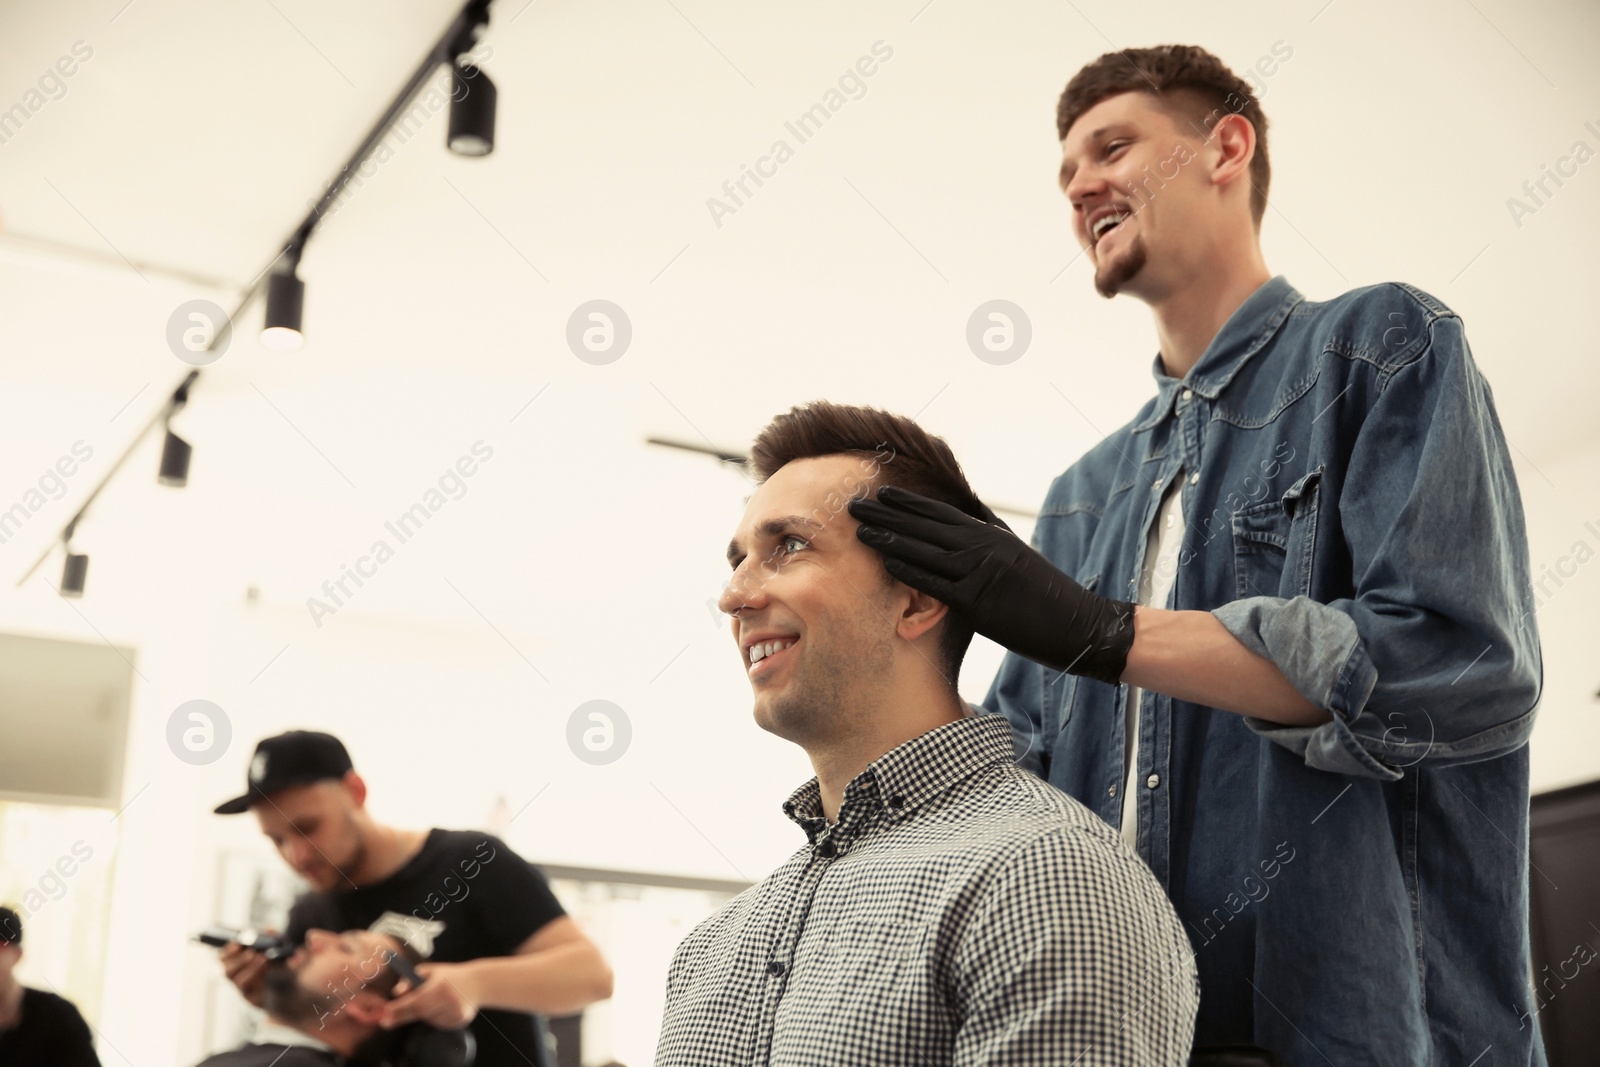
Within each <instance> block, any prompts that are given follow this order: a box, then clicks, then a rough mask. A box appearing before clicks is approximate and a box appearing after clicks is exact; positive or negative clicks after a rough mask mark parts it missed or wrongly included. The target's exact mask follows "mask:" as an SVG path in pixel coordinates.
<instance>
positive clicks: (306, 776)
mask: <svg viewBox="0 0 1600 1067" xmlns="http://www.w3.org/2000/svg"><path fill="white" fill-rule="evenodd" d="M352 769H354V764H352V763H351V762H350V753H348V752H346V751H345V748H344V743H343V742H341V741H340V740H339V739H338V738H337V737H334V736H333V735H332V734H321V733H317V732H315V731H313V730H290V731H289V732H288V733H286V734H279V735H278V736H276V737H269V738H267V739H265V740H264V741H261V742H260V743H258V744H257V745H256V754H255V755H254V756H252V757H251V758H250V782H249V789H248V790H247V791H246V792H245V794H244V796H240V797H234V798H233V799H232V800H230V801H228V802H227V803H226V804H218V805H217V806H216V808H215V809H213V810H215V811H216V813H217V814H218V815H238V814H240V813H241V812H246V811H249V810H250V805H251V804H254V803H255V802H256V801H258V800H261V799H262V798H263V797H266V796H268V795H269V794H272V793H276V792H278V791H279V790H280V789H288V788H289V787H290V786H295V785H306V784H308V783H310V782H321V781H325V780H327V779H329V778H343V777H344V776H345V773H346V772H347V771H350V770H352Z"/></svg>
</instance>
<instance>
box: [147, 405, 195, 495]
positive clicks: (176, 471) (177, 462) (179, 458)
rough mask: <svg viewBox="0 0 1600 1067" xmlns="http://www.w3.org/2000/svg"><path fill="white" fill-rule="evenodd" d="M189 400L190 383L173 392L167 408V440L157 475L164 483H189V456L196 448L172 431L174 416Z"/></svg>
mask: <svg viewBox="0 0 1600 1067" xmlns="http://www.w3.org/2000/svg"><path fill="white" fill-rule="evenodd" d="M188 402H189V383H188V382H185V383H184V384H182V385H180V386H179V387H178V391H177V392H175V393H173V394H172V402H171V403H170V405H169V406H168V408H167V417H166V420H165V422H164V423H163V425H164V426H165V428H166V431H167V435H166V440H164V441H163V442H162V443H161V471H160V473H159V474H157V475H156V480H157V481H159V482H160V483H161V484H162V485H170V486H173V487H175V488H179V489H181V488H183V487H184V486H185V485H188V484H189V457H190V456H191V455H193V454H194V448H193V447H191V446H190V444H189V442H188V441H185V440H184V439H183V438H181V437H179V436H178V435H177V434H175V433H173V432H172V416H174V415H176V414H177V413H178V412H179V411H181V410H183V405H185V404H187V403H188Z"/></svg>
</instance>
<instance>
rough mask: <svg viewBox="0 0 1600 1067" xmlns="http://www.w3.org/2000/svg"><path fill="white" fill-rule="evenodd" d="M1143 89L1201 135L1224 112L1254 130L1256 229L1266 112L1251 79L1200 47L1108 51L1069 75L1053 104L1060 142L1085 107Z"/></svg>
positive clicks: (1263, 206) (1268, 178)
mask: <svg viewBox="0 0 1600 1067" xmlns="http://www.w3.org/2000/svg"><path fill="white" fill-rule="evenodd" d="M1128 92H1143V93H1149V94H1150V95H1151V96H1154V97H1155V98H1156V100H1157V102H1158V103H1159V104H1160V105H1161V107H1162V108H1163V109H1164V110H1165V111H1166V112H1167V114H1169V115H1171V116H1172V117H1173V118H1174V119H1176V120H1177V121H1178V122H1180V123H1188V124H1189V126H1190V127H1192V128H1193V129H1194V130H1195V132H1196V133H1199V134H1201V135H1202V136H1203V137H1210V136H1211V127H1212V125H1213V124H1215V123H1216V121H1217V120H1218V119H1219V118H1221V117H1222V114H1223V113H1226V114H1232V115H1243V116H1244V117H1245V118H1247V119H1249V120H1250V125H1252V126H1254V127H1255V130H1256V153H1255V155H1254V156H1253V157H1252V158H1251V160H1250V184H1251V186H1252V188H1251V192H1250V214H1251V217H1252V218H1254V220H1255V225H1256V229H1258V230H1259V229H1260V228H1261V218H1262V216H1263V215H1265V214H1266V211H1267V187H1268V186H1269V185H1270V184H1271V182H1272V164H1271V163H1270V162H1269V161H1268V159H1267V116H1266V115H1265V114H1264V113H1263V112H1262V110H1261V102H1260V101H1259V100H1257V99H1256V95H1255V93H1254V92H1253V91H1252V90H1251V88H1250V83H1249V82H1247V81H1245V80H1244V79H1243V78H1241V77H1239V76H1238V75H1237V74H1235V73H1234V72H1233V71H1231V70H1229V69H1228V67H1227V66H1226V65H1225V64H1224V63H1223V62H1222V60H1220V59H1218V58H1217V57H1216V56H1214V55H1212V54H1211V53H1210V52H1207V51H1206V50H1205V49H1204V48H1198V47H1196V46H1194V45H1188V44H1164V45H1157V46H1156V47H1154V48H1124V49H1123V50H1122V51H1120V52H1107V53H1106V54H1105V55H1103V56H1101V57H1100V58H1099V59H1096V60H1095V61H1094V62H1092V63H1090V64H1088V65H1087V66H1085V67H1084V68H1083V69H1082V70H1080V71H1078V73H1076V74H1074V75H1073V76H1072V80H1071V81H1069V82H1068V83H1067V88H1066V90H1065V91H1063V92H1062V94H1061V100H1060V102H1059V103H1058V104H1057V105H1056V135H1057V137H1056V139H1057V140H1065V139H1066V136H1067V131H1068V130H1070V129H1072V124H1073V123H1074V122H1077V121H1078V119H1079V118H1081V117H1082V116H1083V113H1084V112H1085V111H1088V110H1089V109H1090V108H1092V107H1094V106H1095V105H1096V104H1098V103H1100V102H1101V101H1103V100H1107V99H1109V98H1110V97H1113V96H1117V95H1119V94H1121V93H1128Z"/></svg>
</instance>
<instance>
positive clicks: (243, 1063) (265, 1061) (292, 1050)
mask: <svg viewBox="0 0 1600 1067" xmlns="http://www.w3.org/2000/svg"><path fill="white" fill-rule="evenodd" d="M343 1063H344V1060H342V1059H340V1058H339V1055H338V1054H337V1053H334V1052H328V1051H325V1050H323V1049H317V1048H311V1047H310V1046H296V1045H245V1046H244V1047H243V1048H236V1049H234V1050H233V1051H232V1052H219V1053H217V1054H216V1055H215V1056H209V1057H207V1058H206V1059H204V1060H202V1061H201V1062H200V1063H199V1065H198V1067H340V1065H341V1064H343Z"/></svg>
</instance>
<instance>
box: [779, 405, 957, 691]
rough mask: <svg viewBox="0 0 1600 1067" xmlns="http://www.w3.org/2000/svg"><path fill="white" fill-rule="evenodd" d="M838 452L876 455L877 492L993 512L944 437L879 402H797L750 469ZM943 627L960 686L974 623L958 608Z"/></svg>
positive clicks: (946, 669)
mask: <svg viewBox="0 0 1600 1067" xmlns="http://www.w3.org/2000/svg"><path fill="white" fill-rule="evenodd" d="M836 455H850V456H859V457H861V458H862V459H863V460H864V461H875V466H876V469H877V474H876V476H875V477H874V478H873V480H872V485H873V489H872V493H871V495H872V496H873V497H876V496H877V490H878V488H879V487H881V486H885V485H893V486H898V487H899V488H901V489H907V490H910V491H911V492H913V493H920V494H921V495H923V496H926V497H931V498H932V499H934V500H938V501H940V502H941V503H945V504H950V505H952V506H954V507H956V508H959V509H960V510H962V511H964V512H966V513H967V514H968V515H971V516H973V517H974V518H980V519H981V518H985V511H986V509H985V508H984V506H983V504H982V503H981V502H980V501H979V500H978V496H977V494H976V493H974V492H973V491H972V486H971V485H969V484H968V483H967V476H966V475H965V474H964V473H962V470H961V464H959V463H957V462H956V457H955V453H953V452H951V451H950V446H949V445H948V444H946V443H945V442H944V439H943V438H939V437H935V436H934V435H932V434H930V433H928V431H926V430H924V429H923V428H922V427H921V426H918V425H917V424H916V423H915V422H913V421H912V420H911V419H908V418H906V417H905V416H904V415H893V414H890V413H889V412H887V411H882V410H880V409H878V408H867V407H852V406H849V405H845V404H834V403H831V402H829V401H826V400H817V401H813V402H812V403H809V404H802V405H799V406H797V407H793V408H790V409H789V411H788V412H787V413H785V414H782V415H779V416H777V417H776V418H774V419H773V420H772V421H771V422H770V423H768V424H767V427H766V429H764V430H762V431H761V433H760V434H759V435H758V436H757V437H756V440H755V444H754V445H753V446H752V447H751V449H750V470H751V471H752V472H753V473H754V474H755V476H756V479H757V480H758V481H761V482H765V481H766V480H767V479H768V478H770V477H772V476H773V475H774V474H775V473H777V472H778V470H779V469H780V468H782V467H783V466H784V465H785V464H787V463H791V462H793V461H794V460H797V459H813V458H815V457H818V456H836ZM842 514H845V515H848V512H844V513H842ZM863 547H865V546H863ZM942 625H943V627H944V629H943V631H942V632H941V634H940V637H939V658H940V660H941V662H940V664H939V670H940V672H941V673H942V674H943V675H944V677H945V680H946V681H948V682H949V683H950V688H952V689H954V688H955V687H956V678H957V677H958V675H959V673H960V670H961V661H962V659H963V658H965V656H966V654H967V647H968V646H969V645H971V644H972V629H971V627H969V626H966V625H964V624H963V623H962V622H960V621H959V620H958V619H957V618H956V616H955V613H954V612H951V613H948V614H946V615H945V617H944V620H943V622H942Z"/></svg>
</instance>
